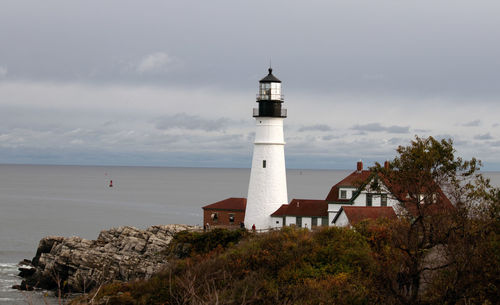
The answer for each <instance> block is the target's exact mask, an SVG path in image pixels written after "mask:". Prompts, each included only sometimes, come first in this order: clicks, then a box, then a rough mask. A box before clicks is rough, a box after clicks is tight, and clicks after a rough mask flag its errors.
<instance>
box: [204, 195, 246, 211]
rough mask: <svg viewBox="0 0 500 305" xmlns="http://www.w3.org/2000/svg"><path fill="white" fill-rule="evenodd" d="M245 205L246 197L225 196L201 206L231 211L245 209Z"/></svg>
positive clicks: (208, 208)
mask: <svg viewBox="0 0 500 305" xmlns="http://www.w3.org/2000/svg"><path fill="white" fill-rule="evenodd" d="M246 207H247V199H246V198H234V197H231V198H227V199H224V200H221V201H217V202H216V203H212V204H209V205H206V206H204V207H203V209H204V210H205V209H207V210H231V211H243V212H244V211H245V209H246Z"/></svg>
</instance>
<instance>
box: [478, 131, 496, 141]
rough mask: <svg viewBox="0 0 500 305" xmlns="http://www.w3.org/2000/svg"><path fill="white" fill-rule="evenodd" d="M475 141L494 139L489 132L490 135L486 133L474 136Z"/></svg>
mask: <svg viewBox="0 0 500 305" xmlns="http://www.w3.org/2000/svg"><path fill="white" fill-rule="evenodd" d="M474 139H476V140H493V137H492V136H491V134H490V133H489V132H488V133H485V134H478V135H475V136H474Z"/></svg>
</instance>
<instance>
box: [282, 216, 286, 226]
mask: <svg viewBox="0 0 500 305" xmlns="http://www.w3.org/2000/svg"><path fill="white" fill-rule="evenodd" d="M283 226H286V217H285V216H283Z"/></svg>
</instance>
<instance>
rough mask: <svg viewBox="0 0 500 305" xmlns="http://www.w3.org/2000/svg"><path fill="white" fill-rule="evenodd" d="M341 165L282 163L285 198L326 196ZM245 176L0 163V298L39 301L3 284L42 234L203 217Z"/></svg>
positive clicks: (242, 192)
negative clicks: (320, 166)
mask: <svg viewBox="0 0 500 305" xmlns="http://www.w3.org/2000/svg"><path fill="white" fill-rule="evenodd" d="M347 173H349V171H328V170H324V171H322V170H289V171H288V172H287V178H288V190H289V191H288V194H289V198H290V199H291V198H325V197H326V195H327V194H328V192H329V190H330V187H331V186H332V185H333V184H334V183H336V182H337V181H339V179H341V178H343V177H344V176H345V175H346V174H347ZM249 177H250V170H249V169H216V168H164V167H104V166H102V167H101V166H40V165H0V304H26V299H27V297H31V298H33V302H34V303H35V304H43V301H42V300H41V297H40V294H38V295H26V294H25V295H23V294H21V293H20V292H18V291H14V290H12V289H10V287H11V286H12V285H13V284H17V283H20V278H19V277H17V267H16V264H17V263H18V262H19V261H20V260H22V259H24V258H30V259H31V258H32V257H33V256H34V255H35V251H36V248H37V246H38V242H39V240H40V239H41V238H42V237H44V236H47V235H62V236H72V235H77V236H81V237H84V238H88V239H95V238H96V237H97V235H98V234H99V232H100V231H101V230H103V229H108V228H111V227H116V226H123V225H131V226H136V227H139V228H146V227H148V226H151V225H156V224H171V223H182V224H202V222H203V219H202V217H203V214H202V209H201V207H202V206H204V205H207V204H210V203H213V202H216V201H219V200H222V199H225V198H227V197H246V195H247V194H246V193H247V189H248V180H249ZM110 180H113V185H114V186H113V187H112V188H110V187H108V185H109V181H110ZM51 301H54V300H51Z"/></svg>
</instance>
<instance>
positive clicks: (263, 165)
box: [262, 160, 266, 168]
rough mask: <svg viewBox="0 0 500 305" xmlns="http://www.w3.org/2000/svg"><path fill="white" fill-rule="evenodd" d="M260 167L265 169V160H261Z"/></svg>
mask: <svg viewBox="0 0 500 305" xmlns="http://www.w3.org/2000/svg"><path fill="white" fill-rule="evenodd" d="M262 167H263V168H266V160H262Z"/></svg>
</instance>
